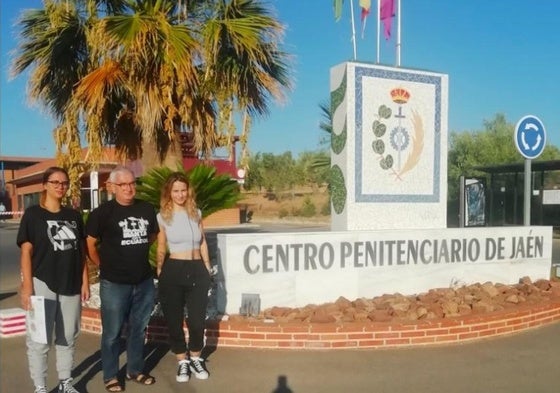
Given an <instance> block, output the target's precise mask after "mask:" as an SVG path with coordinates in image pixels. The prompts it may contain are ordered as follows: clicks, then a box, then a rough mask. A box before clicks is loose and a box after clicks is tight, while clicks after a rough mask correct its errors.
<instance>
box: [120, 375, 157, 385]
mask: <svg viewBox="0 0 560 393" xmlns="http://www.w3.org/2000/svg"><path fill="white" fill-rule="evenodd" d="M126 379H127V380H129V381H132V382H136V383H139V384H140V385H146V386H149V385H153V384H154V383H156V379H155V378H154V377H152V376H151V375H150V374H136V375H128V374H127V375H126Z"/></svg>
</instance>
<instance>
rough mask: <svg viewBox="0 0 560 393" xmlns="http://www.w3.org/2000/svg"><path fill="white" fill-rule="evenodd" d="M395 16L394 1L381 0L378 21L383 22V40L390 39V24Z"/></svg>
mask: <svg viewBox="0 0 560 393" xmlns="http://www.w3.org/2000/svg"><path fill="white" fill-rule="evenodd" d="M393 16H395V1H394V0H381V9H380V12H379V19H381V21H382V22H383V28H384V31H383V33H384V34H385V39H386V40H388V39H389V38H391V22H392V21H393Z"/></svg>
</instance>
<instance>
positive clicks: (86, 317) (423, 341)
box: [82, 302, 560, 349]
mask: <svg viewBox="0 0 560 393" xmlns="http://www.w3.org/2000/svg"><path fill="white" fill-rule="evenodd" d="M556 321H560V302H551V303H547V304H545V305H537V306H526V307H520V308H516V309H514V310H513V309H511V310H504V311H498V312H494V313H487V314H478V315H469V316H466V317H458V318H449V319H439V320H431V321H421V322H416V323H380V322H348V323H346V322H345V323H317V324H308V323H275V322H273V323H266V322H264V321H251V320H246V321H245V320H243V321H210V322H209V323H208V324H207V330H206V343H207V345H211V346H218V347H243V348H269V349H344V348H356V349H357V348H395V347H410V346H419V345H432V344H453V343H463V342H468V341H473V340H479V339H482V338H488V337H496V336H502V335H506V334H511V333H515V332H521V331H524V330H528V329H532V328H536V327H539V326H543V325H548V324H550V323H553V322H556ZM82 331H85V332H90V333H95V334H100V333H101V321H100V317H99V310H97V309H89V308H88V309H84V310H83V311H82ZM148 340H151V341H156V342H167V328H166V327H165V322H164V321H163V320H162V319H160V318H155V319H153V320H152V321H151V322H150V325H149V327H148Z"/></svg>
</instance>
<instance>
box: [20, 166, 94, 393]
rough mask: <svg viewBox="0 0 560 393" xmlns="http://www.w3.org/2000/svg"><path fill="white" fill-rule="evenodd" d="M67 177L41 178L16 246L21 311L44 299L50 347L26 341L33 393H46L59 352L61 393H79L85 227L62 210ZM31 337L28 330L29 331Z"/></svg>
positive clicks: (61, 173)
mask: <svg viewBox="0 0 560 393" xmlns="http://www.w3.org/2000/svg"><path fill="white" fill-rule="evenodd" d="M68 186H69V182H68V173H67V172H66V171H65V170H64V169H62V168H58V167H50V168H48V169H47V170H46V171H45V173H44V174H43V192H42V194H41V200H40V203H39V205H35V206H31V207H29V208H28V209H27V210H26V211H25V214H24V215H23V217H22V219H21V224H20V227H19V231H18V235H17V244H18V246H19V247H20V248H21V258H20V262H21V280H22V281H21V305H22V307H23V309H25V310H31V296H32V295H35V296H44V298H45V303H44V304H45V319H46V331H47V343H39V342H35V341H33V339H32V338H31V336H30V334H29V333H28V335H27V357H28V361H29V372H30V374H31V379H32V380H33V383H34V384H35V393H46V392H47V387H46V382H47V353H48V351H49V348H50V344H51V342H52V336H53V332H54V343H55V346H56V368H57V372H58V379H59V380H60V382H59V385H58V392H59V393H77V390H76V389H74V387H73V386H72V378H71V373H72V367H73V364H74V353H75V342H76V338H77V337H78V334H79V331H80V318H81V301H85V300H87V299H88V298H89V282H88V272H87V264H86V263H85V251H84V227H83V221H82V217H81V215H80V213H79V212H77V211H76V210H73V209H71V208H68V207H64V206H62V198H63V197H64V196H65V195H66V192H67V191H68ZM27 331H28V332H30V329H27Z"/></svg>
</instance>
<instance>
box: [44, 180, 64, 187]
mask: <svg viewBox="0 0 560 393" xmlns="http://www.w3.org/2000/svg"><path fill="white" fill-rule="evenodd" d="M47 183H49V184H52V185H53V186H54V187H62V188H68V187H69V186H70V182H69V181H58V180H47Z"/></svg>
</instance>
